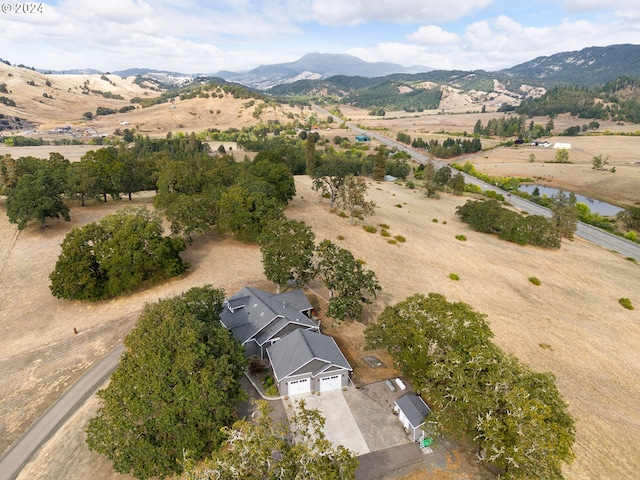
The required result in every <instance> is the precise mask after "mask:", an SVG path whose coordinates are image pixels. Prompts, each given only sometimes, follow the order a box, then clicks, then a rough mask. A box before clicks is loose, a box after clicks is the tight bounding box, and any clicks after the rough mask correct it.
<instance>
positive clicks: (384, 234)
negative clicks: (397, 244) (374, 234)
mask: <svg viewBox="0 0 640 480" xmlns="http://www.w3.org/2000/svg"><path fill="white" fill-rule="evenodd" d="M380 235H382V236H383V237H390V236H391V234H390V233H389V232H388V231H387V230H385V229H384V228H383V229H382V230H380Z"/></svg>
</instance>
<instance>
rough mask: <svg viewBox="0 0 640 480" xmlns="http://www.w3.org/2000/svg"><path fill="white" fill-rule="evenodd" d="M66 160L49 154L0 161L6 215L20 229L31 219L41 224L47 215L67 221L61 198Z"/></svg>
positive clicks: (63, 190)
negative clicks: (45, 157)
mask: <svg viewBox="0 0 640 480" xmlns="http://www.w3.org/2000/svg"><path fill="white" fill-rule="evenodd" d="M68 168H69V161H68V160H67V159H65V158H64V157H63V156H62V155H59V154H57V153H52V154H51V155H50V158H49V159H48V160H45V159H39V158H35V157H20V158H18V159H13V158H11V157H10V156H9V155H7V156H5V157H4V158H3V159H1V160H0V192H4V193H5V194H6V196H7V217H8V218H9V221H10V222H11V223H15V224H17V225H18V229H19V230H24V229H25V228H26V227H27V226H28V225H29V224H31V223H32V222H38V223H39V224H40V225H42V226H43V227H44V226H45V224H46V220H47V218H60V217H62V218H63V219H64V220H66V221H69V220H70V217H69V208H68V207H67V206H66V205H65V203H64V201H63V194H64V192H65V188H66V178H67V170H68Z"/></svg>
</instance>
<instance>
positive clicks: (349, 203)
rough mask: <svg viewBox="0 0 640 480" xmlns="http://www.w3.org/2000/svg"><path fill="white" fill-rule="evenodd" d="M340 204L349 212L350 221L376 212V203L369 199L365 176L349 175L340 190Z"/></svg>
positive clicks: (351, 222)
mask: <svg viewBox="0 0 640 480" xmlns="http://www.w3.org/2000/svg"><path fill="white" fill-rule="evenodd" d="M338 204H339V205H340V206H341V207H342V208H344V209H345V210H347V211H348V212H349V223H350V224H351V225H353V221H354V219H355V218H364V217H369V216H371V215H373V214H374V212H375V207H376V203H375V202H374V201H372V200H367V182H366V180H365V179H364V178H363V177H356V176H355V175H347V176H346V177H345V178H344V182H343V183H342V185H341V186H340V188H339V190H338Z"/></svg>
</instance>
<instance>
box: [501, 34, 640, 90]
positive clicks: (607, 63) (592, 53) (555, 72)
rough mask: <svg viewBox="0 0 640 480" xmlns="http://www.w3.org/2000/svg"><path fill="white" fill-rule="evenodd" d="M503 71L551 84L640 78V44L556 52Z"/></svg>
mask: <svg viewBox="0 0 640 480" xmlns="http://www.w3.org/2000/svg"><path fill="white" fill-rule="evenodd" d="M502 72H503V73H507V74H510V75H514V76H518V77H522V78H527V79H538V80H541V81H543V82H545V83H547V84H559V83H566V84H572V85H589V86H596V85H602V84H604V83H606V82H609V81H611V80H614V79H616V78H618V77H621V76H628V77H640V45H631V44H624V45H610V46H608V47H589V48H584V49H582V50H580V51H575V52H563V53H556V54H555V55H551V56H548V57H538V58H536V59H534V60H531V61H529V62H525V63H522V64H520V65H516V66H515V67H512V68H509V69H506V70H502Z"/></svg>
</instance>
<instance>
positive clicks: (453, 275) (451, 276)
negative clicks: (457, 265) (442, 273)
mask: <svg viewBox="0 0 640 480" xmlns="http://www.w3.org/2000/svg"><path fill="white" fill-rule="evenodd" d="M449 278H450V279H451V280H454V281H456V282H457V281H458V280H460V277H459V276H458V275H456V274H455V273H450V274H449Z"/></svg>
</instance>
